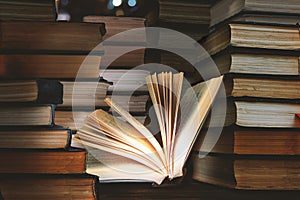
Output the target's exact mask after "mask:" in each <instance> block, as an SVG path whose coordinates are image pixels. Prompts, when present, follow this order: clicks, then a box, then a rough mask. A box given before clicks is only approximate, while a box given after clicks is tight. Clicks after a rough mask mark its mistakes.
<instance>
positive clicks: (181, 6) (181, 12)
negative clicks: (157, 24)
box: [159, 0, 210, 24]
mask: <svg viewBox="0 0 300 200" xmlns="http://www.w3.org/2000/svg"><path fill="white" fill-rule="evenodd" d="M159 19H160V20H161V21H164V22H177V23H192V24H209V21H210V4H209V1H202V2H197V1H193V0H188V1H185V2H182V1H178V0H159Z"/></svg>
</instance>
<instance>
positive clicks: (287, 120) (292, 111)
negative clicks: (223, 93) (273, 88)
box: [206, 97, 300, 128]
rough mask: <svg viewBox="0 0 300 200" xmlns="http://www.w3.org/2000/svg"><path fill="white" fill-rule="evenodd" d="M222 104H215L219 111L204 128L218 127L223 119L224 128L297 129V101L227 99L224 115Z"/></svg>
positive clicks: (298, 122)
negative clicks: (235, 126)
mask: <svg viewBox="0 0 300 200" xmlns="http://www.w3.org/2000/svg"><path fill="white" fill-rule="evenodd" d="M223 106H224V103H216V104H215V108H216V109H217V110H220V112H217V113H216V115H215V116H214V118H213V119H211V120H207V122H206V126H211V127H219V126H220V124H219V122H220V120H222V119H224V118H225V121H224V126H230V125H233V124H235V125H238V126H242V127H260V128H299V127H300V120H299V118H298V117H297V116H296V114H297V113H300V104H299V101H298V100H297V101H296V100H289V99H285V100H284V99H270V98H250V97H248V98H241V99H240V98H237V99H235V100H232V99H231V98H228V99H227V107H226V114H224V113H222V112H221V111H222V109H221V108H222V107H223ZM224 115H225V116H224Z"/></svg>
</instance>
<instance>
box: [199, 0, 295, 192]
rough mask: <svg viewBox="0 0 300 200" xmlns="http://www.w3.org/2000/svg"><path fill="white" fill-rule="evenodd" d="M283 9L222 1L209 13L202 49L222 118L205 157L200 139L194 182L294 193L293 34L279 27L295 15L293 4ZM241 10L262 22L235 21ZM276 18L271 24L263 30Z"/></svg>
mask: <svg viewBox="0 0 300 200" xmlns="http://www.w3.org/2000/svg"><path fill="white" fill-rule="evenodd" d="M287 5H288V6H286V5H283V4H282V2H279V1H252V0H247V1H227V0H225V1H221V2H219V3H217V4H215V5H214V6H213V7H212V9H211V13H212V25H213V26H214V27H212V32H211V33H210V34H209V35H208V36H207V37H206V38H204V39H203V40H202V41H201V44H202V45H203V47H204V48H205V49H206V50H207V51H208V52H209V53H210V54H211V56H212V58H213V60H214V61H215V63H216V65H217V67H218V68H219V70H220V72H221V73H222V74H225V80H224V85H225V88H226V92H227V96H228V98H227V113H226V118H225V128H224V129H223V131H222V133H221V137H220V139H219V141H218V142H217V144H216V145H215V147H214V148H213V149H212V150H211V153H210V154H208V155H207V156H201V155H203V153H204V155H205V153H207V152H209V151H210V148H209V147H211V146H212V145H213V143H214V140H211V139H210V137H209V136H207V137H206V136H205V135H202V137H200V138H199V141H198V143H197V145H196V146H195V148H194V150H195V151H196V152H198V154H197V155H195V156H194V159H193V160H194V174H193V177H194V179H196V180H199V181H203V182H208V183H212V184H217V185H223V186H228V187H232V188H237V189H247V190H273V189H274V190H279V189H282V190H295V189H300V184H299V183H300V182H299V181H300V179H299V176H298V174H299V173H300V170H299V169H300V168H299V167H300V157H299V147H300V140H299V128H300V121H299V118H298V115H297V114H298V113H299V112H300V104H299V99H300V93H299V89H298V85H299V84H300V79H299V49H300V39H299V28H298V26H296V24H294V25H291V24H284V23H282V22H283V21H281V20H280V19H281V18H282V19H283V20H285V19H286V18H292V17H293V15H294V16H295V15H296V14H297V13H296V10H298V9H297V8H299V6H300V3H299V2H296V1H288V2H287ZM247 11H251V12H252V13H255V16H260V17H261V19H262V20H258V21H256V18H252V17H251V18H247V20H243V22H237V21H236V19H238V18H237V17H240V16H243V13H247ZM267 12H269V14H268V15H267V14H266V13H267ZM271 13H272V14H271ZM275 15H276V16H277V17H278V18H277V19H278V21H269V22H270V23H266V22H268V21H267V20H269V19H270V18H272V17H273V16H275ZM231 16H232V18H230V19H228V18H229V17H231ZM253 16H254V14H253ZM243 19H246V18H243ZM248 19H249V20H250V19H251V22H249V21H248ZM254 19H255V20H254ZM232 20H233V21H232ZM246 21H248V22H246ZM217 23H218V24H217ZM216 106H218V105H216ZM220 117H223V116H220ZM216 118H218V116H216ZM214 120H217V119H214ZM211 122H212V123H210V124H209V126H210V128H213V126H214V123H213V120H212V121H211ZM212 130H213V131H214V130H216V132H215V134H218V133H217V131H218V130H219V129H217V128H216V129H212ZM204 134H205V133H204ZM202 157H204V158H202Z"/></svg>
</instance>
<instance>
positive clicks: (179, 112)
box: [73, 72, 223, 184]
mask: <svg viewBox="0 0 300 200" xmlns="http://www.w3.org/2000/svg"><path fill="white" fill-rule="evenodd" d="M222 78H223V77H218V78H214V79H211V80H208V81H207V82H202V83H199V84H197V85H195V86H193V87H189V88H186V87H185V86H184V87H183V73H177V74H172V73H171V72H162V73H160V74H156V73H155V74H153V75H149V76H147V77H146V83H147V86H148V90H149V93H150V97H151V100H152V103H153V105H154V110H155V114H156V118H157V121H158V124H159V125H158V128H159V130H160V134H159V135H157V137H159V138H160V139H161V143H159V142H158V140H160V139H158V140H157V139H156V138H155V137H154V136H153V134H154V133H151V132H150V131H149V130H148V129H147V128H146V127H145V126H144V125H143V124H141V123H139V122H138V121H137V120H136V119H135V118H134V117H133V116H132V115H130V114H129V113H128V112H127V111H126V110H125V109H123V108H122V107H121V106H119V105H118V104H117V102H115V101H113V100H112V99H109V98H107V99H106V100H105V101H106V103H107V104H108V105H109V106H110V107H111V108H112V109H113V110H114V111H115V112H117V113H118V114H119V115H120V116H121V117H122V118H123V120H120V119H117V118H116V117H114V116H112V115H110V114H109V113H107V112H105V111H104V110H96V111H94V112H93V113H91V114H90V115H88V117H87V119H86V120H85V121H84V124H83V127H82V128H80V129H79V131H78V132H77V134H76V135H75V137H74V138H73V140H74V141H75V142H77V143H81V144H82V145H84V146H86V147H87V149H89V150H91V148H92V149H95V151H96V154H95V156H96V159H100V161H103V160H101V159H104V161H105V162H106V161H107V162H108V163H109V164H108V165H103V166H102V167H99V168H95V169H94V170H93V169H91V170H90V171H89V170H88V172H89V173H92V174H95V175H98V176H99V177H100V180H102V181H117V180H119V181H121V180H135V181H148V182H155V183H157V184H161V183H162V181H163V180H164V179H165V178H167V177H168V178H169V179H174V178H176V177H180V176H182V175H183V167H184V164H185V162H186V160H187V158H188V155H189V153H190V151H191V148H192V145H193V143H194V141H195V139H196V137H197V135H198V133H199V129H200V128H201V126H202V125H203V123H204V120H205V118H206V116H207V115H208V112H209V110H210V107H211V105H212V102H213V100H214V98H215V96H216V94H217V92H218V90H219V87H220V85H221V83H222ZM182 88H184V89H183V90H182ZM181 96H182V98H181ZM193 97H194V98H193ZM193 100H194V101H193ZM99 152H102V153H103V154H101V153H99Z"/></svg>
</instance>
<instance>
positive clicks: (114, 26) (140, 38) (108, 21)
mask: <svg viewBox="0 0 300 200" xmlns="http://www.w3.org/2000/svg"><path fill="white" fill-rule="evenodd" d="M82 21H83V22H88V23H104V24H105V29H106V33H105V35H104V36H103V40H106V39H108V38H110V37H112V36H114V35H116V34H118V33H122V32H124V31H128V30H131V29H136V28H144V27H145V24H146V19H145V18H142V17H116V16H100V15H90V16H85V17H83V19H82ZM133 38H134V41H131V42H134V43H135V42H145V35H143V34H141V35H137V34H136V35H134V37H133ZM122 39H123V42H130V39H129V38H122ZM120 42H122V40H120Z"/></svg>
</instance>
